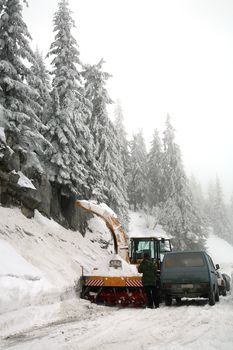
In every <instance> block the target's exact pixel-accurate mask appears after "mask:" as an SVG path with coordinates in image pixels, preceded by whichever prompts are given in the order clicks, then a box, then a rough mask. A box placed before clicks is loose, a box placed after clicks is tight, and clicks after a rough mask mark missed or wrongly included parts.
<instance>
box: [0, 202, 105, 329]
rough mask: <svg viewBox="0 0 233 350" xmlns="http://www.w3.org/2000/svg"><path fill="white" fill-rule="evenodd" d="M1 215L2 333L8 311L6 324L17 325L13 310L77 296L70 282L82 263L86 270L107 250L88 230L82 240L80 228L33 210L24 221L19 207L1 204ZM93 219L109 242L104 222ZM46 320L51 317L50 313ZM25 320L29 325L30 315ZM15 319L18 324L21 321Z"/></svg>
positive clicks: (74, 279)
mask: <svg viewBox="0 0 233 350" xmlns="http://www.w3.org/2000/svg"><path fill="white" fill-rule="evenodd" d="M0 219H1V220H0V223H1V224H0V330H2V331H4V329H6V327H7V324H8V323H7V322H8V321H9V320H8V317H7V316H6V313H7V312H8V313H9V315H11V316H10V319H11V322H13V320H14V324H16V323H17V321H16V319H17V317H18V315H19V314H21V316H20V318H21V317H22V312H21V313H19V312H18V313H17V310H20V309H22V308H25V312H26V314H27V310H26V308H28V307H29V308H30V307H32V306H35V305H40V304H41V305H45V304H52V303H59V302H61V301H65V300H67V299H69V298H76V297H77V296H76V295H75V286H76V283H77V281H78V279H79V277H80V275H81V273H82V266H83V267H85V273H88V272H90V271H92V270H93V268H94V267H95V266H96V261H101V260H102V259H104V258H105V257H106V258H107V257H109V256H110V249H101V247H100V244H99V243H98V242H96V241H95V240H93V241H92V238H93V237H95V232H93V233H91V232H89V233H88V234H87V237H85V238H84V237H83V236H82V235H81V234H80V233H79V232H73V231H71V230H67V229H65V228H63V227H62V226H60V225H58V224H57V223H56V222H54V221H53V220H49V219H47V218H45V217H43V216H42V215H41V214H40V213H39V212H37V211H36V212H35V217H34V218H33V219H27V218H26V217H25V216H23V215H22V213H21V212H20V210H19V209H18V208H14V209H9V208H3V207H1V206H0ZM95 220H96V227H98V229H99V230H100V231H102V239H103V241H104V240H105V238H106V240H109V236H110V235H109V231H108V229H107V228H106V226H105V225H103V226H102V228H101V224H100V223H99V220H100V219H98V218H96V219H92V226H93V227H94V226H95V223H94V221H95ZM95 238H96V237H95ZM62 305H63V304H62ZM60 307H62V306H60ZM25 317H26V316H25ZM50 318H51V319H53V315H52V314H50ZM7 320H8V321H7ZM5 322H6V323H5ZM9 322H10V321H9ZM11 322H10V323H11ZM25 322H26V321H25ZM27 322H29V323H30V324H31V322H32V319H31V320H30V318H29V319H28V320H27ZM18 323H19V324H21V321H20V319H18ZM0 332H1V331H0Z"/></svg>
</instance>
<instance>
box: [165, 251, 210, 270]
mask: <svg viewBox="0 0 233 350" xmlns="http://www.w3.org/2000/svg"><path fill="white" fill-rule="evenodd" d="M164 264H165V267H166V268H170V267H199V266H204V260H203V256H202V254H200V253H177V254H171V255H168V256H166V258H165V261H164Z"/></svg>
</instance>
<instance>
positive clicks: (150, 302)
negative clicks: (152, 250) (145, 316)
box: [138, 252, 159, 309]
mask: <svg viewBox="0 0 233 350" xmlns="http://www.w3.org/2000/svg"><path fill="white" fill-rule="evenodd" d="M138 272H139V273H142V285H143V288H144V290H145V292H146V296H147V306H148V307H149V308H151V309H153V306H154V307H155V308H156V309H157V308H158V307H159V291H158V288H157V287H156V281H157V267H156V264H155V263H154V262H153V261H152V259H151V258H150V255H149V254H148V253H147V252H146V253H144V258H143V260H142V262H141V264H140V265H139V266H138Z"/></svg>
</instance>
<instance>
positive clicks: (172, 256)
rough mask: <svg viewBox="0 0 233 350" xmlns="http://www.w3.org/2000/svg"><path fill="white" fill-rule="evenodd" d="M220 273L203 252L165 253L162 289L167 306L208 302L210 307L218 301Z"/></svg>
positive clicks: (217, 267)
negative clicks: (191, 300)
mask: <svg viewBox="0 0 233 350" xmlns="http://www.w3.org/2000/svg"><path fill="white" fill-rule="evenodd" d="M217 269H219V265H216V267H215V266H214V264H213V261H212V259H211V257H210V256H209V255H208V254H207V253H206V252H204V251H198V252H171V253H166V254H165V256H164V259H163V263H162V266H161V288H162V294H163V296H164V300H165V304H166V305H167V306H170V305H171V304H172V299H173V298H174V299H176V300H177V301H180V300H181V298H183V297H186V298H198V297H201V298H208V299H209V304H210V305H214V304H215V302H216V301H219V290H218V281H217Z"/></svg>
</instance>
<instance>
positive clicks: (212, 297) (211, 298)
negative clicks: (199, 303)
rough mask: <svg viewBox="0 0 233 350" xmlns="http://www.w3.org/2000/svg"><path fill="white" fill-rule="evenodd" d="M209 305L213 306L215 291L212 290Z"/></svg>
mask: <svg viewBox="0 0 233 350" xmlns="http://www.w3.org/2000/svg"><path fill="white" fill-rule="evenodd" d="M209 305H211V306H212V305H215V291H214V290H212V291H210V294H209Z"/></svg>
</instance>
